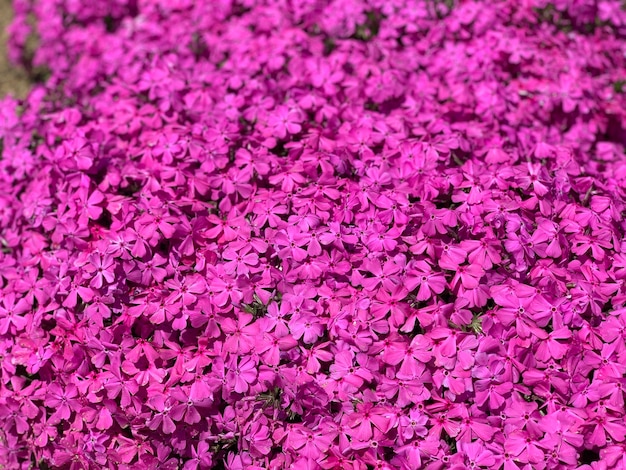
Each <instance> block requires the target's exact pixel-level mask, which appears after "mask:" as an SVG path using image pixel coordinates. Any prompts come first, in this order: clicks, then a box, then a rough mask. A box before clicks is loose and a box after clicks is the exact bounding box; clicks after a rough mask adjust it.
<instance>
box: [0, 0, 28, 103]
mask: <svg viewBox="0 0 626 470" xmlns="http://www.w3.org/2000/svg"><path fill="white" fill-rule="evenodd" d="M12 17H13V13H12V9H11V0H0V99H1V98H3V97H4V96H6V95H8V94H11V95H13V96H14V97H16V98H20V99H21V98H24V97H25V96H26V95H27V93H28V90H29V89H30V80H29V78H28V75H27V74H26V72H25V71H24V70H23V69H20V68H18V67H14V66H13V65H11V64H10V63H9V60H8V58H7V50H6V41H7V26H8V25H9V23H10V22H11V18H12Z"/></svg>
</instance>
